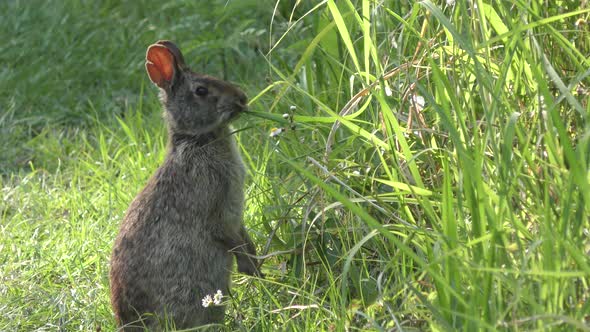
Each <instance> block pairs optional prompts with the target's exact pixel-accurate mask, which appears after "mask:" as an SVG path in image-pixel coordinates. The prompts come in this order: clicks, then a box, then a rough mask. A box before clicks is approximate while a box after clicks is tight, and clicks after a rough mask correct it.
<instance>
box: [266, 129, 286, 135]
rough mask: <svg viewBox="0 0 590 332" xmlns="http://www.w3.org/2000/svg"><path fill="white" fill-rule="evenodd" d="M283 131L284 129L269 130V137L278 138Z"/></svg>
mask: <svg viewBox="0 0 590 332" xmlns="http://www.w3.org/2000/svg"><path fill="white" fill-rule="evenodd" d="M283 131H285V129H283V128H272V129H271V130H270V135H269V136H270V137H276V136H279V135H280V134H281V133H282V132H283Z"/></svg>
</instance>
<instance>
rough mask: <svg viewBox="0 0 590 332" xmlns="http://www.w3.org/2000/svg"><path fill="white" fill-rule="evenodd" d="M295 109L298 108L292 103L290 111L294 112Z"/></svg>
mask: <svg viewBox="0 0 590 332" xmlns="http://www.w3.org/2000/svg"><path fill="white" fill-rule="evenodd" d="M295 109H297V107H295V105H291V107H289V111H291V112H293V111H294V110H295Z"/></svg>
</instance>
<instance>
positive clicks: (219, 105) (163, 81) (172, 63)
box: [145, 40, 248, 135]
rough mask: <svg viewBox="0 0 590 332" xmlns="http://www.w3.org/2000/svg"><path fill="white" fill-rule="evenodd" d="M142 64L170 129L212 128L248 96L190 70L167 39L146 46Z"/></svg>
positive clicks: (188, 131)
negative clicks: (157, 91) (160, 101)
mask: <svg viewBox="0 0 590 332" xmlns="http://www.w3.org/2000/svg"><path fill="white" fill-rule="evenodd" d="M145 67H146V70H147V73H148V76H149V78H150V80H151V81H152V82H153V83H154V84H155V85H157V86H158V87H159V88H160V99H161V100H162V103H163V105H164V107H165V110H166V111H165V113H164V114H165V118H166V120H167V122H168V126H169V130H170V131H171V133H174V134H185V135H204V134H208V133H210V132H214V131H216V130H218V129H220V128H223V127H225V126H227V124H228V123H229V122H230V121H231V120H232V119H234V118H235V117H236V116H237V115H238V114H239V113H240V112H242V111H244V110H245V109H246V107H247V106H246V104H247V101H248V99H247V97H246V95H245V94H244V93H243V92H242V91H241V90H240V89H239V88H237V87H236V86H234V85H232V84H230V83H228V82H225V81H222V80H220V79H217V78H214V77H211V76H207V75H201V74H197V73H195V72H193V71H191V70H190V69H189V68H188V67H187V65H186V64H185V63H184V57H183V55H182V53H181V52H180V49H178V47H177V46H176V45H174V43H172V42H170V41H166V40H162V41H158V42H157V43H155V44H153V45H151V46H150V47H149V48H148V49H147V53H146V63H145Z"/></svg>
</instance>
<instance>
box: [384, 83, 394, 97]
mask: <svg viewBox="0 0 590 332" xmlns="http://www.w3.org/2000/svg"><path fill="white" fill-rule="evenodd" d="M392 94H393V91H391V88H390V87H388V86H387V85H386V86H385V95H386V96H387V97H391V95H392Z"/></svg>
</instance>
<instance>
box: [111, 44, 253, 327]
mask: <svg viewBox="0 0 590 332" xmlns="http://www.w3.org/2000/svg"><path fill="white" fill-rule="evenodd" d="M166 52H168V53H166ZM146 68H147V70H148V75H149V76H150V79H152V81H153V82H154V83H155V84H156V85H158V86H159V87H160V89H161V94H160V96H161V99H162V103H163V105H164V109H165V112H164V115H165V119H166V122H167V124H168V132H169V137H168V151H167V155H166V159H165V161H164V163H163V164H162V165H161V166H160V168H158V169H157V170H156V172H155V174H154V175H153V176H152V178H151V179H150V180H149V182H148V183H147V185H146V186H145V188H144V189H143V190H142V191H141V193H139V195H138V196H137V197H136V198H135V199H134V200H133V202H132V203H131V205H130V206H129V209H128V210H127V213H126V216H125V218H124V220H123V222H122V224H121V228H120V232H119V235H118V236H117V239H116V241H115V245H114V249H113V254H112V258H111V269H110V282H111V302H112V305H113V309H114V312H115V317H116V319H117V323H118V325H119V326H122V327H124V330H125V331H132V330H135V328H132V327H131V325H134V326H138V328H137V330H142V326H145V327H148V328H150V329H154V328H155V329H157V328H158V326H159V325H158V319H165V318H166V319H170V320H172V321H173V322H174V324H175V326H176V328H188V327H194V326H198V325H202V324H208V323H222V322H223V318H224V308H223V307H221V306H216V307H208V308H204V307H202V305H201V299H202V298H203V297H205V295H206V294H213V293H215V291H216V290H218V289H220V290H221V291H222V292H223V293H224V294H227V292H228V290H229V287H230V271H231V269H232V264H233V258H232V253H233V254H234V255H235V257H236V259H237V263H238V270H239V271H240V272H243V273H246V274H249V275H260V272H259V270H258V267H257V262H256V261H255V259H253V258H251V257H250V256H249V255H255V254H256V253H255V248H254V245H253V244H252V242H251V240H250V238H249V236H248V234H247V233H246V230H245V228H244V225H243V222H242V208H243V182H244V166H243V164H242V160H241V158H240V154H239V152H238V150H237V147H236V145H235V142H234V139H233V137H232V136H231V135H230V134H231V132H230V129H229V128H228V123H229V122H230V121H231V120H232V119H233V118H234V117H235V116H236V115H237V114H238V113H240V112H241V111H243V110H244V109H245V107H246V96H245V95H244V93H243V92H242V91H240V90H239V89H238V88H236V87H234V86H233V85H231V84H229V83H227V82H224V81H221V80H218V79H215V78H212V77H208V76H204V75H199V74H196V73H193V72H191V71H190V70H189V69H188V68H187V67H186V65H185V64H184V59H183V57H182V53H181V52H180V50H179V49H178V48H177V47H176V46H175V45H174V44H172V43H171V42H168V41H160V42H158V43H156V44H154V45H152V46H150V48H149V49H148V53H147V55H146ZM198 87H201V88H203V87H204V88H206V89H207V91H208V92H207V94H206V95H204V96H202V95H198V94H197V93H196V91H197V90H196V89H197V88H198ZM145 314H148V315H145ZM156 318H157V319H156Z"/></svg>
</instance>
